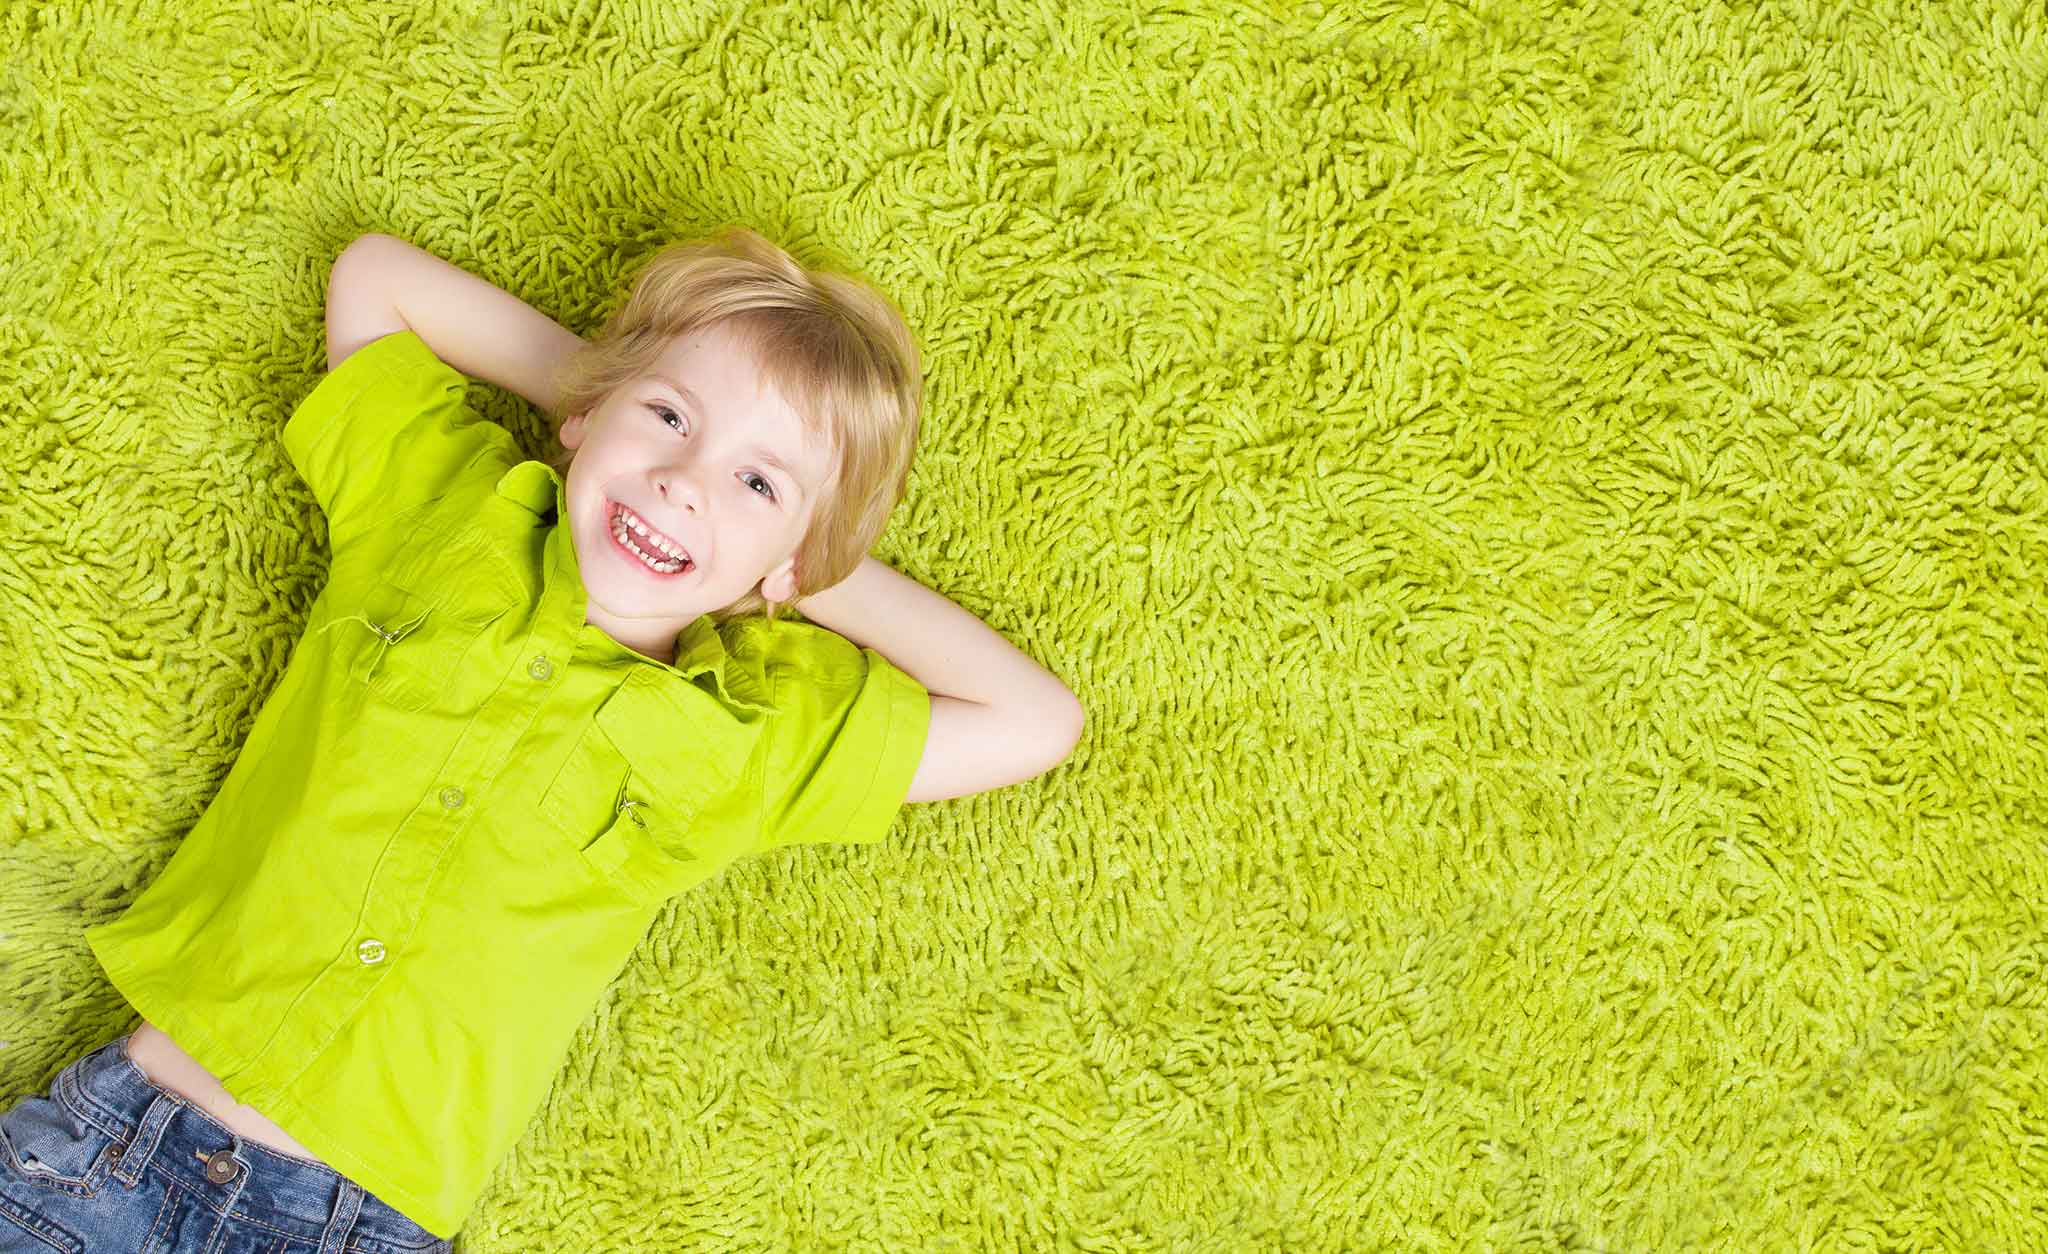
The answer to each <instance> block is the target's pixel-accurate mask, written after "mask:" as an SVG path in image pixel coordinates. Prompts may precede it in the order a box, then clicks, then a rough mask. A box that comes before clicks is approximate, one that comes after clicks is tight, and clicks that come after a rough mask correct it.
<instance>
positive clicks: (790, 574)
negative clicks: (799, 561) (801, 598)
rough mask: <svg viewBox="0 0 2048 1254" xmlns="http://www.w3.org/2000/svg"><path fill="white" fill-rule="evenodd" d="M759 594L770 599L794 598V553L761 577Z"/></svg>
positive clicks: (783, 599) (789, 599)
mask: <svg viewBox="0 0 2048 1254" xmlns="http://www.w3.org/2000/svg"><path fill="white" fill-rule="evenodd" d="M761 595H762V596H763V597H766V598H767V599H768V600H770V601H782V602H785V603H787V602H790V601H794V600H796V554H794V553H792V554H790V555H789V557H788V559H787V560H785V561H784V562H783V563H782V565H780V566H777V567H776V568H775V569H774V570H771V571H769V572H768V573H767V574H766V575H763V576H762V577H761Z"/></svg>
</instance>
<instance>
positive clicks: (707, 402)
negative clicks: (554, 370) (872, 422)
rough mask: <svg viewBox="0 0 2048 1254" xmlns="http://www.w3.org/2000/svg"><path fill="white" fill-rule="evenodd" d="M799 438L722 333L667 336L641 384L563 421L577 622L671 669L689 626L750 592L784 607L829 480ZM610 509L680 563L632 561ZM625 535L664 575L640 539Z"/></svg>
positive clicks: (749, 361) (823, 458) (742, 353)
mask: <svg viewBox="0 0 2048 1254" xmlns="http://www.w3.org/2000/svg"><path fill="white" fill-rule="evenodd" d="M661 376H665V379H664V378H663V377H661ZM671 383H673V384H679V385H681V387H680V389H679V388H678V387H675V386H671ZM808 437H809V433H808V432H806V431H805V429H804V427H803V423H802V421H801V420H800V419H799V418H798V417H797V415H796V413H795V411H794V410H791V409H790V408H789V407H788V406H787V405H786V404H784V403H783V401H782V398H781V397H779V396H777V395H776V394H775V393H774V392H773V391H771V390H769V389H767V388H766V387H765V386H764V384H763V383H762V380H761V377H760V373H759V371H758V369H757V367H756V366H755V363H754V359H753V357H752V355H751V354H750V353H749V351H748V350H747V349H746V348H744V347H743V346H741V345H740V344H739V343H738V342H736V341H735V340H734V339H733V338H732V336H731V335H730V334H729V333H728V332H727V331H726V330H725V329H724V328H723V327H720V326H713V327H709V328H706V329H704V330H702V331H699V332H696V333H693V334H691V335H688V336H685V337H682V338H680V339H678V340H677V341H676V342H674V343H673V344H670V345H669V346H668V348H667V350H666V351H665V352H664V353H663V354H662V357H661V358H660V360H659V361H658V362H657V363H656V364H655V366H654V368H653V370H652V371H651V372H650V373H648V374H647V375H645V376H643V377H641V378H638V379H634V380H630V381H629V382H627V383H625V384H622V385H621V386H620V387H619V388H618V389H617V390H615V391H614V392H613V393H612V394H611V395H610V396H609V397H607V398H606V399H605V400H604V402H603V403H602V404H600V405H599V406H598V407H597V408H596V409H593V410H591V411H589V412H587V413H582V414H576V415H574V416H572V417H570V418H568V419H567V420H565V421H564V422H563V423H562V429H561V441H562V447H563V448H565V449H569V450H571V451H572V452H574V453H575V458H574V459H573V460H572V461H571V462H570V463H569V473H568V475H567V476H566V479H565V483H564V488H563V495H564V499H565V500H566V502H567V505H568V510H569V514H570V517H569V519H568V520H567V521H568V522H569V524H570V535H571V538H572V539H573V541H574V543H575V545H576V565H577V568H578V569H579V570H580V571H581V572H582V576H583V586H584V590H585V591H586V592H587V593H588V594H589V610H588V613H587V614H586V616H585V617H586V620H587V621H588V622H591V623H593V624H595V625H596V626H597V627H598V628H600V629H601V630H603V631H604V632H605V634H607V635H609V636H611V637H612V638H613V639H614V640H617V641H618V642H619V643H621V644H623V645H625V646H626V647H628V648H630V649H634V650H636V651H638V652H640V653H643V654H646V655H647V656H650V657H656V658H659V659H660V660H662V661H665V662H669V661H673V660H674V647H675V637H676V633H678V632H679V631H681V630H682V629H683V628H684V627H687V626H689V625H690V624H691V623H692V622H694V621H696V619H697V617H698V616H699V615H701V614H706V613H709V612H711V611H713V610H718V609H723V608H725V607H726V606H728V605H731V604H732V603H733V602H734V601H737V600H739V599H740V598H741V597H742V596H744V595H746V594H747V593H748V592H749V591H751V590H753V589H754V588H756V587H758V588H759V589H760V590H761V594H762V595H763V596H765V597H767V598H768V599H769V600H771V601H788V600H790V599H792V598H793V597H794V596H795V595H796V558H795V552H796V546H797V543H798V542H799V541H800V540H802V539H803V536H804V531H805V529H806V528H807V527H809V526H810V521H811V515H812V512H813V511H814V509H815V508H816V503H817V499H818V494H819V492H820V491H822V490H823V488H824V485H825V484H826V483H828V482H829V476H830V475H831V473H832V472H833V465H832V456H831V450H830V449H828V448H821V447H813V445H812V443H811V441H810V439H809V438H808ZM778 461H779V462H780V465H778V464H776V463H777V462H778ZM621 506H624V507H625V508H626V509H629V510H631V511H632V512H633V513H634V514H636V515H638V517H639V520H640V522H642V523H643V524H645V525H646V527H647V528H648V529H649V530H650V531H654V532H658V533H659V534H660V535H662V536H665V537H667V538H668V539H669V540H671V541H673V542H674V543H675V544H676V545H679V546H681V548H682V549H683V550H684V551H685V552H687V553H688V554H689V560H690V564H689V565H688V566H687V567H685V568H683V569H682V570H681V571H680V572H677V573H663V572H661V571H658V570H655V569H652V568H650V567H649V566H648V564H647V563H646V562H644V561H642V560H641V559H640V558H639V557H636V556H635V555H634V554H633V553H632V551H631V550H630V549H629V548H627V547H625V546H624V545H623V544H622V543H621V542H620V541H619V540H618V539H617V538H616V537H615V535H614V530H615V519H616V518H617V511H618V509H619V507H621ZM628 534H629V535H631V536H632V538H633V540H634V542H635V543H638V544H639V545H640V547H641V548H642V549H645V550H647V551H648V552H649V553H652V554H654V555H655V556H656V557H657V559H658V560H660V561H662V562H663V563H664V564H668V559H666V558H662V557H661V555H660V552H659V550H657V549H656V548H655V547H654V545H653V544H652V543H651V542H650V541H648V540H643V539H641V537H640V535H639V533H638V532H631V531H629V532H628Z"/></svg>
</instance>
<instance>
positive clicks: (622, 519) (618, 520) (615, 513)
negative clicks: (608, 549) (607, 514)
mask: <svg viewBox="0 0 2048 1254" xmlns="http://www.w3.org/2000/svg"><path fill="white" fill-rule="evenodd" d="M646 525H647V524H646V523H644V522H641V521H639V520H638V518H637V517H635V516H633V515H632V512H631V511H630V510H628V509H627V508H626V507H625V506H623V505H616V504H615V505H613V506H612V516H611V528H610V530H611V533H612V542H613V543H614V544H617V545H618V546H619V548H620V550H621V551H622V552H624V553H626V554H628V555H630V556H631V557H633V558H634V559H635V560H636V561H638V562H639V563H640V565H641V566H643V567H644V568H646V569H647V570H648V571H649V572H650V573H652V574H656V575H681V574H684V573H687V572H688V571H690V570H691V569H692V568H694V567H695V566H696V564H697V563H696V562H695V561H694V560H693V559H692V558H691V557H690V555H689V553H688V552H687V551H686V550H683V549H682V546H681V545H672V546H671V544H670V542H668V541H665V540H657V539H655V538H654V537H653V536H652V535H649V534H648V533H647V532H645V531H642V530H639V529H638V528H644V527H645V526H646ZM670 547H673V548H674V549H675V550H676V551H675V552H670V551H669V549H670Z"/></svg>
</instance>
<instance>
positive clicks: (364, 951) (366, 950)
mask: <svg viewBox="0 0 2048 1254" xmlns="http://www.w3.org/2000/svg"><path fill="white" fill-rule="evenodd" d="M356 957H358V958H360V959H362V963H363V965H364V966H366V967H374V966H376V965H377V964H378V963H380V962H382V961H384V942H383V941H380V940H366V941H364V942H363V943H362V944H360V945H357V946H356Z"/></svg>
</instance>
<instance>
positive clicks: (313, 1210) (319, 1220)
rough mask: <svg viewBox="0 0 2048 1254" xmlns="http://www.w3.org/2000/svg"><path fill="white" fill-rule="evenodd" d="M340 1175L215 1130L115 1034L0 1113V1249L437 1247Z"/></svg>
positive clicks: (262, 1251) (410, 1251)
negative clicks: (46, 1090)
mask: <svg viewBox="0 0 2048 1254" xmlns="http://www.w3.org/2000/svg"><path fill="white" fill-rule="evenodd" d="M454 1248H455V1245H454V1242H453V1241H452V1240H448V1241H444V1240H441V1239H439V1238H437V1237H435V1236H434V1235H433V1234H432V1233H430V1232H428V1231H427V1230H426V1229H425V1228H422V1227H420V1226H419V1225H418V1224H416V1223H414V1222H413V1221H411V1220H410V1219H407V1218H406V1217H405V1216H404V1215H401V1214H399V1213H398V1212H397V1211H395V1210H393V1209H392V1208H391V1207H390V1206H388V1205H386V1204H385V1203H383V1202H380V1201H378V1200H377V1198H376V1197H375V1196H374V1195H372V1194H370V1193H367V1192H365V1191H364V1190H363V1188H362V1186H361V1185H358V1184H356V1183H354V1182H352V1181H351V1180H349V1178H348V1177H347V1176H344V1175H342V1174H340V1173H339V1172H336V1171H333V1170H331V1169H330V1168H327V1167H323V1166H321V1165H320V1164H318V1163H314V1162H309V1161H307V1160H306V1159H303V1158H294V1157H291V1156H290V1155H286V1154H280V1153H278V1152H276V1151H274V1150H272V1149H270V1148H268V1147H266V1146H262V1145H258V1144H256V1143H255V1142H253V1141H250V1140H248V1139H247V1138H245V1137H243V1136H241V1135H240V1134H238V1133H235V1132H231V1131H229V1130H228V1129H227V1128H226V1127H224V1126H223V1125H222V1124H221V1123H220V1122H219V1121H217V1120H215V1119H214V1118H213V1117H212V1116H211V1115H208V1114H207V1113H206V1112H205V1111H202V1110H200V1109H199V1108H198V1107H196V1106H194V1105H192V1104H191V1103H190V1102H188V1101H186V1100H185V1099H184V1098H182V1097H179V1096H178V1095H177V1094H175V1093H173V1092H171V1091H170V1090H168V1089H164V1088H160V1087H158V1086H157V1085H156V1084H155V1083H154V1082H152V1081H151V1080H150V1078H149V1077H148V1076H146V1075H144V1074H143V1073H142V1069H141V1068H140V1067H138V1066H136V1065H135V1063H134V1061H133V1060H132V1059H130V1058H129V1057H128V1037H127V1035H125V1034H124V1035H122V1036H120V1037H118V1038H116V1039H115V1040H112V1041H110V1042H108V1043H107V1044H105V1045H102V1046H100V1047H99V1048H98V1049H96V1050H93V1051H92V1052H91V1053H89V1054H87V1055H85V1056H84V1057H83V1058H80V1059H78V1060H77V1061H75V1062H73V1063H71V1064H70V1065H68V1066H66V1067H65V1068H64V1069H63V1070H62V1071H59V1072H58V1073H57V1078H56V1079H55V1080H53V1081H52V1082H51V1083H50V1095H49V1096H48V1097H29V1098H24V1099H23V1100H22V1101H20V1102H18V1103H16V1104H15V1105H14V1107H13V1108H12V1109H10V1110H7V1111H4V1112H0V1254H17V1252H20V1254H59V1252H63V1254H114V1252H115V1251H119V1254H174V1252H175V1251H180V1250H187V1251H193V1252H195V1254H202V1252H203V1254H345V1252H346V1254H423V1252H426V1251H434V1252H436V1254H447V1251H451V1250H453V1249H454Z"/></svg>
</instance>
